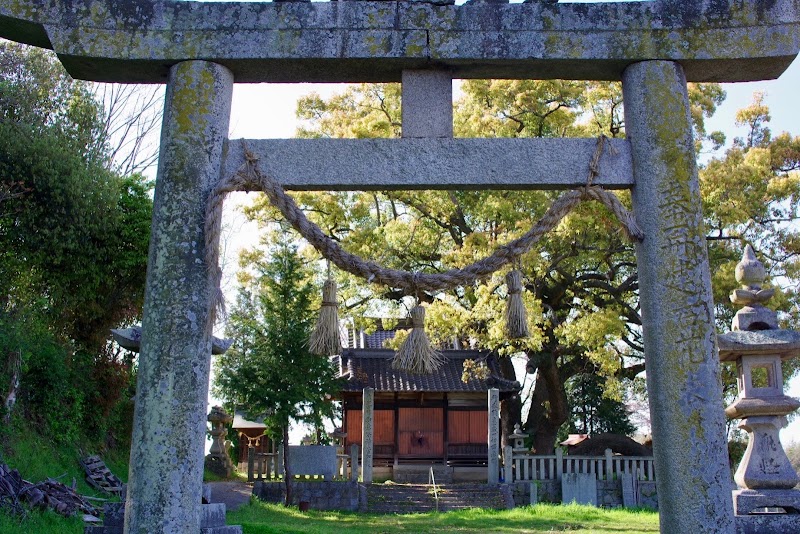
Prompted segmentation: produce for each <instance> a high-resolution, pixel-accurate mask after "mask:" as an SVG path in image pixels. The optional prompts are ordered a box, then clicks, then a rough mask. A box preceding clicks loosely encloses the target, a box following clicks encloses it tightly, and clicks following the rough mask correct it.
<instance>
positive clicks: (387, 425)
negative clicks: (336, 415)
mask: <svg viewBox="0 0 800 534" xmlns="http://www.w3.org/2000/svg"><path fill="white" fill-rule="evenodd" d="M442 354H443V355H444V356H445V357H446V362H445V364H444V365H443V366H442V367H441V369H439V371H437V372H436V373H433V374H429V375H414V374H409V373H407V372H405V371H399V370H396V369H393V368H392V358H393V357H394V351H392V350H386V349H345V350H344V351H343V353H342V355H341V356H340V357H338V358H335V359H336V360H337V363H338V364H339V369H340V375H341V376H342V378H343V379H344V383H343V386H342V390H341V400H342V405H343V409H342V412H343V414H342V419H343V421H342V428H343V429H344V431H345V432H346V433H347V436H346V438H345V446H346V450H349V447H350V445H352V444H354V443H355V444H358V445H359V447H360V446H361V445H362V433H361V424H362V392H363V389H364V388H365V387H371V388H373V389H374V391H375V393H374V395H375V396H374V415H373V417H374V420H373V421H374V422H373V432H374V436H373V440H374V447H373V467H374V471H375V473H376V476H378V477H381V478H391V479H393V480H395V481H398V482H412V481H418V480H414V479H413V477H410V476H409V475H407V473H412V472H414V471H415V469H416V472H417V473H418V474H420V476H423V478H426V477H427V470H428V468H429V467H430V466H437V477H439V476H443V477H444V479H445V480H448V479H451V477H452V479H455V480H468V479H470V478H474V477H476V476H477V478H481V477H483V478H484V479H485V476H486V467H485V466H486V461H487V453H488V446H487V434H488V409H487V392H488V390H489V389H490V388H497V389H498V390H499V391H500V397H501V398H503V397H504V396H508V395H509V394H513V393H516V392H518V391H519V389H520V384H519V382H516V381H511V380H507V379H504V378H502V376H501V373H500V366H499V364H498V361H497V356H496V355H494V354H492V353H488V352H483V351H475V350H451V351H443V353H442ZM467 359H472V360H475V361H483V362H485V363H486V366H487V368H488V370H489V376H488V378H486V379H472V380H469V381H467V382H463V381H462V374H463V372H464V361H465V360H467ZM497 424H498V425H500V420H499V419H498V421H497ZM403 473H406V475H404V474H403ZM438 473H444V475H439V474H438ZM470 473H472V474H470ZM437 480H438V478H437ZM422 481H424V480H422Z"/></svg>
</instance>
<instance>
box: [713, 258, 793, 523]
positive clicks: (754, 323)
mask: <svg viewBox="0 0 800 534" xmlns="http://www.w3.org/2000/svg"><path fill="white" fill-rule="evenodd" d="M765 278H766V273H765V271H764V266H763V265H762V264H761V262H760V261H758V259H756V257H755V254H754V253H753V249H752V248H751V247H750V245H747V247H746V248H745V252H744V255H743V257H742V261H741V262H740V263H739V264H738V265H737V266H736V281H737V282H739V283H740V284H741V285H742V288H741V289H736V290H734V291H733V293H732V294H731V297H730V298H731V302H733V303H734V304H737V305H741V306H743V307H742V309H741V310H739V312H737V314H736V317H735V318H734V319H733V323H732V325H731V329H732V332H728V333H726V334H723V335H721V336H719V337H718V343H719V352H720V360H721V361H724V362H735V363H736V370H737V374H738V378H737V386H738V390H739V393H738V396H737V398H736V400H735V401H734V402H733V404H731V405H730V406H728V407H727V408H726V409H725V413H726V414H727V415H728V417H730V418H732V419H741V421H740V423H739V428H741V429H743V430H745V431H747V433H748V438H749V439H748V443H747V450H746V451H745V453H744V457H743V458H742V462H741V464H740V465H739V468H738V469H737V470H736V474H735V475H734V480H735V481H736V484H737V485H738V486H739V488H738V489H737V490H734V492H733V502H734V512H735V513H736V515H737V521H739V520H740V519H741V518H742V516H749V514H752V513H753V512H754V511H756V513H757V511H758V510H763V509H765V508H770V509H776V508H782V509H783V510H784V511H785V512H786V513H788V514H792V513H794V514H796V513H797V512H798V511H799V510H800V491H797V490H793V489H792V488H793V487H794V486H795V485H796V484H797V483H798V482H800V477H798V475H797V473H796V472H795V471H794V469H793V468H792V465H791V463H790V462H789V459H788V457H787V456H786V452H785V451H784V450H783V446H782V445H781V442H780V440H779V438H778V432H779V431H780V429H781V428H783V427H784V426H786V416H787V415H788V414H790V413H792V412H793V411H794V410H796V409H797V408H798V407H800V402H798V401H797V400H796V399H794V398H792V397H788V396H786V395H784V393H783V376H782V373H781V362H782V361H783V360H788V359H790V358H794V357H796V356H798V355H800V333H798V332H795V331H793V330H783V329H780V328H778V321H777V316H776V314H775V312H774V311H772V310H770V309H768V308H766V307H765V306H764V304H765V303H766V302H767V301H768V300H769V299H770V298H771V297H772V295H773V294H774V291H773V290H772V289H763V288H762V287H761V284H762V283H763V282H764V279H765ZM772 515H773V516H774V515H775V514H772ZM745 519H747V520H748V521H750V523H752V524H750V523H748V524H749V525H750V527H752V528H750V529H749V530H747V531H748V532H797V531H798V530H792V529H797V528H798V526H799V525H800V517H798V516H797V515H793V516H783V517H782V518H781V517H780V516H778V517H773V519H769V518H768V516H761V517H758V516H755V517H753V516H750V517H749V518H745ZM770 521H771V522H770ZM740 522H741V521H740ZM766 522H770V524H769V525H766V524H765V523H766ZM779 523H780V524H779ZM783 523H786V525H788V526H787V527H786V528H788V530H786V528H784V526H782V525H783ZM758 525H761V526H758Z"/></svg>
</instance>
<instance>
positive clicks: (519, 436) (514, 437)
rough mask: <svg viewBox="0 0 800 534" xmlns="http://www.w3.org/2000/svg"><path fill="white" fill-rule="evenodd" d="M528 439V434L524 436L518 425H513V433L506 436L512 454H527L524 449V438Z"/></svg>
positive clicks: (525, 448)
mask: <svg viewBox="0 0 800 534" xmlns="http://www.w3.org/2000/svg"><path fill="white" fill-rule="evenodd" d="M527 437H528V434H524V433H523V432H522V429H521V428H520V427H519V423H516V424H515V425H514V433H513V434H511V435H510V436H508V441H509V443H511V446H512V447H513V449H512V450H513V451H514V452H527V451H528V449H527V447H525V438H527Z"/></svg>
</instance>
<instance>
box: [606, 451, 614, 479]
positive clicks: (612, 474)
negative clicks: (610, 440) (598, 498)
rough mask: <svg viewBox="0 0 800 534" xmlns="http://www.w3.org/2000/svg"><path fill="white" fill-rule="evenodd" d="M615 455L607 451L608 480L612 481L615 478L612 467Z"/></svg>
mask: <svg viewBox="0 0 800 534" xmlns="http://www.w3.org/2000/svg"><path fill="white" fill-rule="evenodd" d="M612 457H613V453H612V452H611V449H606V480H611V479H612V478H613V477H614V466H613V465H612V463H611V462H612V461H613V460H612Z"/></svg>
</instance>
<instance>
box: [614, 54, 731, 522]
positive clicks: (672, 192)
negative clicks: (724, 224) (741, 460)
mask: <svg viewBox="0 0 800 534" xmlns="http://www.w3.org/2000/svg"><path fill="white" fill-rule="evenodd" d="M622 81H623V94H624V101H625V130H626V134H627V137H628V140H629V141H630V143H631V148H632V158H633V174H634V180H635V184H636V185H635V186H634V188H633V192H632V197H633V209H634V213H635V215H636V219H637V221H638V223H639V224H640V226H641V227H642V229H643V230H644V233H645V239H644V241H643V242H642V243H640V244H639V245H638V246H637V249H636V255H637V263H638V270H639V295H640V301H641V312H642V323H643V327H642V330H643V335H644V345H645V361H646V365H647V391H648V395H649V398H650V416H651V420H652V432H653V454H654V456H655V467H656V484H657V488H658V495H659V497H662V496H663V497H667V498H660V499H659V512H660V521H661V532H663V533H678V532H686V533H688V532H704V533H712V532H715V533H716V532H719V533H722V532H734V519H733V502H732V499H731V481H730V470H729V467H728V455H727V451H728V448H727V445H726V441H725V419H724V414H723V409H722V406H723V405H722V393H721V392H722V387H721V379H720V366H719V360H718V357H717V347H716V336H715V331H714V304H713V298H712V294H711V275H710V272H709V266H708V251H707V248H706V240H705V231H704V227H703V213H702V207H701V198H700V187H699V183H698V177H697V164H696V155H695V149H694V139H693V135H692V122H691V117H690V110H689V97H688V93H687V88H686V78H685V76H684V73H683V69H682V67H681V66H680V65H679V64H678V63H675V62H671V61H644V62H640V63H634V64H632V65H630V66H629V67H628V68H627V69H626V70H625V72H624V74H623V79H622Z"/></svg>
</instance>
